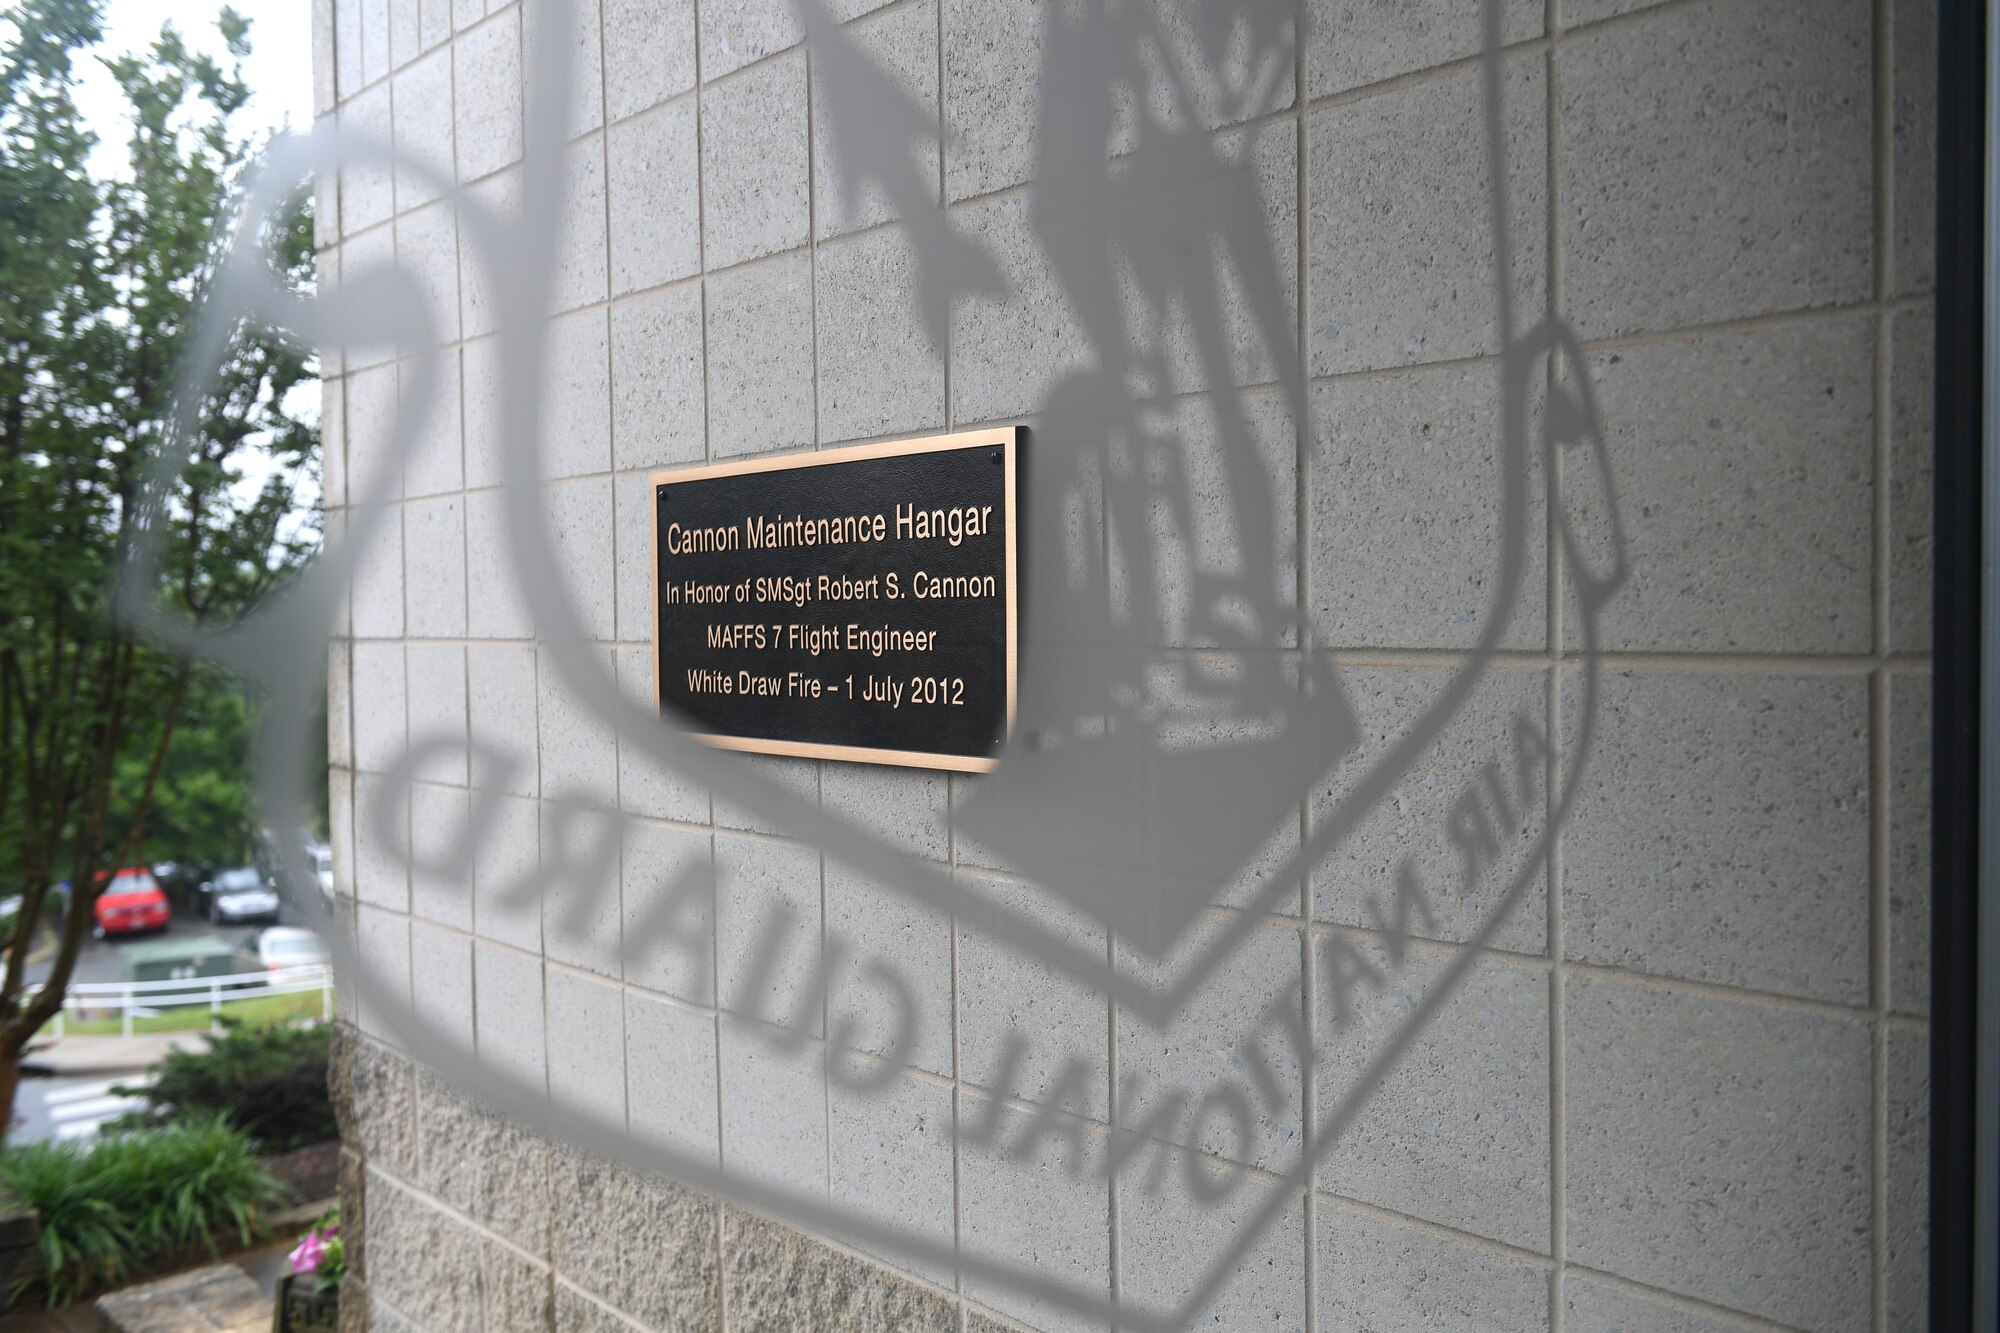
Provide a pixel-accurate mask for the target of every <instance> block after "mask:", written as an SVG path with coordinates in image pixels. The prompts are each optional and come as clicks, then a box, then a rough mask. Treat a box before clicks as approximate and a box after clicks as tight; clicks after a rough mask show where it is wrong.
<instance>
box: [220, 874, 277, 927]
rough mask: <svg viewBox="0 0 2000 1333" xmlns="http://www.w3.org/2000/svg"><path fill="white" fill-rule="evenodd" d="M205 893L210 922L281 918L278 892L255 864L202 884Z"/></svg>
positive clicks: (222, 923) (226, 922) (273, 919)
mask: <svg viewBox="0 0 2000 1333" xmlns="http://www.w3.org/2000/svg"><path fill="white" fill-rule="evenodd" d="M201 895H202V899H203V902H204V904H205V906H206V909H207V911H206V915H207V917H208V919H209V921H211V922H212V923H214V924H215V925H218V926H220V925H225V924H228V923H232V922H241V921H276V920H277V919H278V891H277V889H275V888H274V887H272V884H271V881H270V880H269V879H267V878H266V877H265V875H264V872H263V871H261V870H259V869H257V868H256V867H255V866H238V867H237V868H236V869H234V870H224V871H222V872H220V873H219V874H217V875H216V877H215V878H214V879H212V880H210V881H208V883H206V884H204V885H202V886H201Z"/></svg>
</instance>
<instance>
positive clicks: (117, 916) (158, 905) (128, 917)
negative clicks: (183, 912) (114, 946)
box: [91, 866, 173, 940]
mask: <svg viewBox="0 0 2000 1333" xmlns="http://www.w3.org/2000/svg"><path fill="white" fill-rule="evenodd" d="M97 880H98V883H100V884H103V885H104V888H103V889H102V891H100V892H99V893H98V895H97V902H96V904H95V905H94V906H93V907H92V908H91V915H92V920H93V922H94V924H93V925H92V927H91V934H93V935H95V936H96V937H97V938H98V939H100V940H101V939H104V938H106V937H107V936H111V935H137V934H140V933H142V932H144V931H148V930H165V929H166V928H167V923H168V922H169V921H170V920H171V919H172V918H173V911H172V910H171V909H170V908H169V907H168V906H167V895H166V894H165V893H163V892H161V891H160V882H159V881H158V880H156V879H154V878H153V872H152V871H151V870H148V869H147V868H146V867H145V866H126V867H125V868H123V869H122V870H120V871H119V872H118V873H117V874H115V875H111V876H110V877H109V880H110V882H109V883H106V882H105V880H106V875H105V872H103V871H99V872H98V875H97Z"/></svg>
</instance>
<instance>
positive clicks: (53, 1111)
mask: <svg viewBox="0 0 2000 1333" xmlns="http://www.w3.org/2000/svg"><path fill="white" fill-rule="evenodd" d="M146 1081H147V1076H146V1075H145V1074H111V1075H91V1076H87V1077H84V1078H24V1079H22V1080H21V1085H20V1089H19V1091H17V1092H16V1093H15V1095H14V1116H15V1118H16V1120H17V1121H18V1122H19V1123H18V1124H16V1125H15V1127H14V1129H13V1131H12V1133H10V1134H9V1135H8V1137H7V1141H8V1142H9V1143H40V1142H41V1141H42V1140H44V1139H56V1140H58V1141H67V1140H70V1139H84V1138H90V1137H92V1136H94V1135H95V1134H96V1133H97V1131H98V1129H99V1128H100V1127H101V1126H102V1125H103V1124H104V1122H105V1121H107V1120H110V1119H112V1118H113V1117H114V1116H120V1115H123V1114H124V1113H125V1112H127V1111H136V1110H138V1109H140V1108H141V1107H143V1106H144V1105H145V1104H146V1103H145V1101H144V1100H143V1099H141V1098H138V1097H120V1096H117V1095H115V1094H114V1093H113V1092H112V1091H111V1086H112V1084H114V1083H120V1084H124V1085H126V1086H127V1087H137V1086H139V1085H141V1084H144V1083H145V1082H146Z"/></svg>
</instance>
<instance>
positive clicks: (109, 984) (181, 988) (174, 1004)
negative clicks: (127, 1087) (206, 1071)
mask: <svg viewBox="0 0 2000 1333" xmlns="http://www.w3.org/2000/svg"><path fill="white" fill-rule="evenodd" d="M39 990H41V986H40V985H34V986H29V987H28V988H27V993H28V994H30V995H32V994H34V993H35V992H37V991H39ZM310 991H318V992H319V996H320V1003H319V1014H320V1018H321V1020H322V1021H324V1020H325V1019H329V1018H331V1017H333V969H332V968H331V967H328V966H327V965H326V964H324V963H309V964H306V965H303V966H300V967H288V968H285V969H283V970H281V971H275V972H237V973H234V974H232V975H230V976H226V977H173V978H170V979H168V980H165V981H73V982H71V983H70V987H69V993H68V994H67V995H65V996H63V1004H62V1008H61V1009H59V1010H57V1011H56V1016H55V1017H54V1018H53V1019H52V1020H50V1022H51V1033H50V1035H52V1036H56V1037H60V1036H62V1035H63V1031H64V1027H65V1022H66V1020H67V1019H69V1017H70V1016H71V1014H72V1013H74V1014H75V1015H76V1017H77V1021H79V1022H82V1021H86V1020H85V1019H84V1017H83V1015H85V1014H94V1013H95V1012H96V1011H99V1010H116V1011H117V1012H118V1013H119V1015H120V1023H119V1030H120V1033H121V1035H123V1036H127V1037H129V1036H131V1035H132V1019H133V1017H134V1016H135V1015H137V1016H140V1017H151V1016H153V1015H154V1014H156V1013H157V1012H158V1011H160V1010H162V1009H176V1008H182V1007H185V1006H188V1005H195V1004H205V1005H207V1006H208V1011H209V1013H210V1015H211V1016H212V1017H211V1019H210V1022H209V1026H210V1028H211V1029H219V1028H220V1026H221V1022H220V1020H221V1017H222V1006H223V1005H224V1004H225V1003H228V1002H230V1001H233V1000H257V999H262V998H264V997H265V996H268V995H303V994H306V993H308V992H310Z"/></svg>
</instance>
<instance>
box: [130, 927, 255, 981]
mask: <svg viewBox="0 0 2000 1333" xmlns="http://www.w3.org/2000/svg"><path fill="white" fill-rule="evenodd" d="M123 952H124V955H125V980H127V981H185V980H188V979H189V978H191V977H226V976H229V975H231V974H232V973H233V972H234V971H235V970H236V967H235V958H236V951H235V950H234V949H233V948H231V947H230V946H229V945H228V944H227V943H225V942H224V941H222V940H219V939H216V938H215V937H214V936H213V935H210V936H208V937H206V938H204V939H198V940H148V941H147V942H146V943H144V944H128V945H126V946H125V947H124V950H123Z"/></svg>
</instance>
